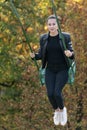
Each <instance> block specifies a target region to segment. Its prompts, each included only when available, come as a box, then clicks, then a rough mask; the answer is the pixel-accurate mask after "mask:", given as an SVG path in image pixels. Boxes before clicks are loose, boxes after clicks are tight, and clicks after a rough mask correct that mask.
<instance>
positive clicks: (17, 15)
mask: <svg viewBox="0 0 87 130" xmlns="http://www.w3.org/2000/svg"><path fill="white" fill-rule="evenodd" d="M10 4H11V7H12V8H11V9H12V12H13V13H14V14H15V16H16V17H17V19H18V21H19V24H20V26H21V29H22V32H23V34H24V36H25V38H26V43H27V44H28V46H29V48H30V51H31V52H33V50H32V48H31V45H30V43H29V38H28V36H27V34H26V31H25V29H24V27H23V25H22V22H21V20H20V16H19V14H18V11H17V9H16V8H15V6H14V4H13V0H10ZM34 63H35V65H36V67H37V70H38V71H39V66H38V64H37V61H36V59H35V58H34ZM40 82H41V84H42V81H41V78H40Z"/></svg>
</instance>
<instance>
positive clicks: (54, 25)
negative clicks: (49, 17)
mask: <svg viewBox="0 0 87 130" xmlns="http://www.w3.org/2000/svg"><path fill="white" fill-rule="evenodd" d="M48 25H49V26H52V25H53V26H55V25H56V24H55V23H53V24H50V23H49V24H48Z"/></svg>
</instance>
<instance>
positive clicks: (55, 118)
mask: <svg viewBox="0 0 87 130" xmlns="http://www.w3.org/2000/svg"><path fill="white" fill-rule="evenodd" d="M59 116H60V113H59V111H56V112H54V117H53V120H54V124H55V125H59V123H60V120H59V118H60V117H59Z"/></svg>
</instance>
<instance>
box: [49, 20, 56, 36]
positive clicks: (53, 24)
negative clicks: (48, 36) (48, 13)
mask: <svg viewBox="0 0 87 130" xmlns="http://www.w3.org/2000/svg"><path fill="white" fill-rule="evenodd" d="M47 27H48V30H49V32H50V33H52V34H53V33H56V32H58V31H57V30H58V26H57V22H56V19H49V20H48V22H47Z"/></svg>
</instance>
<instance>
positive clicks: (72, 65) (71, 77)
mask: <svg viewBox="0 0 87 130" xmlns="http://www.w3.org/2000/svg"><path fill="white" fill-rule="evenodd" d="M51 3H52V8H53V12H54V15H55V17H56V22H57V25H58V32H59V37H60V39H61V41H62V43H63V47H64V50H67V47H66V44H65V40H64V37H63V34H62V31H61V27H60V23H59V19H58V17H57V13H56V7H55V4H54V0H51ZM66 61H67V65H68V66H69V71H68V74H69V78H68V83H69V85H70V86H72V85H73V83H74V77H75V72H76V63H75V61H73V60H71V59H69V57H67V60H66Z"/></svg>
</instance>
